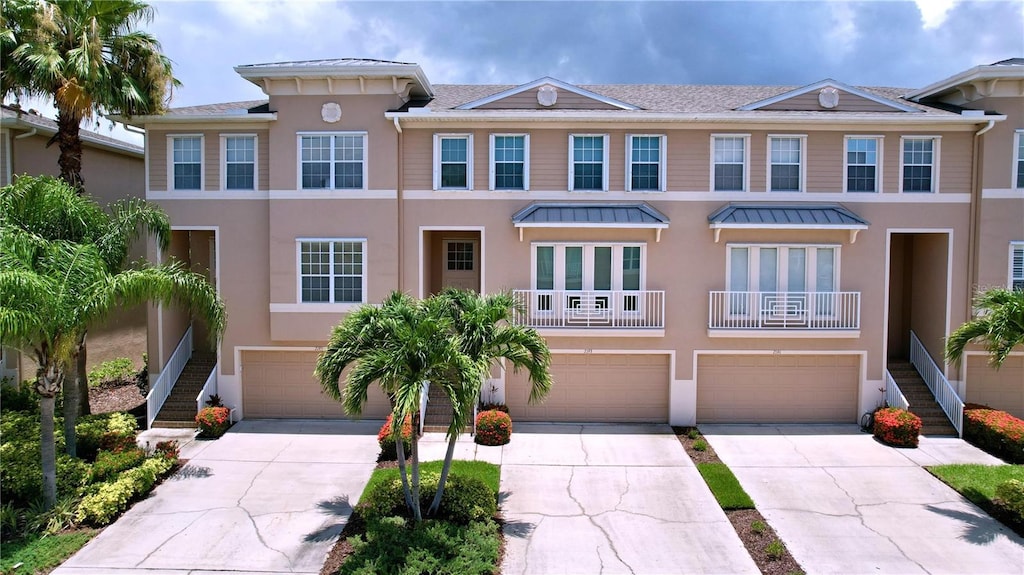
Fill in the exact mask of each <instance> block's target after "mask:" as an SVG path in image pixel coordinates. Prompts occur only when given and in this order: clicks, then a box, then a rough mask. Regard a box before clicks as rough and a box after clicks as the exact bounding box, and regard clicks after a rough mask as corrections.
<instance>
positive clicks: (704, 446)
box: [693, 439, 708, 451]
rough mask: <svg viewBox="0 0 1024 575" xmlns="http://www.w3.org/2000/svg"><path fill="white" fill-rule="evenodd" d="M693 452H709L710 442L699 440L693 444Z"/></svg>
mask: <svg viewBox="0 0 1024 575" xmlns="http://www.w3.org/2000/svg"><path fill="white" fill-rule="evenodd" d="M693 450H694V451H707V450H708V442H707V441H704V440H703V439H698V440H696V441H694V442H693Z"/></svg>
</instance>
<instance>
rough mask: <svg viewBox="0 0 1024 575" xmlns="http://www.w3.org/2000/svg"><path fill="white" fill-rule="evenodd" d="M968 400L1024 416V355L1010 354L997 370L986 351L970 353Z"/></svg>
mask: <svg viewBox="0 0 1024 575" xmlns="http://www.w3.org/2000/svg"><path fill="white" fill-rule="evenodd" d="M966 361H967V401H969V402H971V403H981V404H984V405H987V406H989V407H994V408H995V409H1000V410H1002V411H1006V412H1009V413H1011V414H1013V415H1014V416H1016V417H1021V418H1024V355H1011V356H1010V357H1008V358H1006V361H1004V362H1003V365H1002V367H1000V368H999V370H998V371H996V370H994V369H992V368H991V367H989V366H988V356H987V355H969V356H967V360H966Z"/></svg>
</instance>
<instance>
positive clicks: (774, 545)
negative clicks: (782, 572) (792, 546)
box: [764, 539, 786, 559]
mask: <svg viewBox="0 0 1024 575" xmlns="http://www.w3.org/2000/svg"><path fill="white" fill-rule="evenodd" d="M764 551H765V553H767V554H768V558H769V559H782V556H783V555H785V554H786V546H785V545H783V544H782V541H779V540H778V539H776V540H774V541H772V542H771V543H769V544H768V546H767V547H765V548H764Z"/></svg>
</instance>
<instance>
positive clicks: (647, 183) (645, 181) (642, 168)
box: [626, 136, 665, 192]
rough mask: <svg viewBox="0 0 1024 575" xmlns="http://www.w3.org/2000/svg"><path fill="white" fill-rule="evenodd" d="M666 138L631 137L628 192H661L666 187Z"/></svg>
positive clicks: (629, 142)
mask: <svg viewBox="0 0 1024 575" xmlns="http://www.w3.org/2000/svg"><path fill="white" fill-rule="evenodd" d="M664 142H665V138H664V136H629V137H628V146H629V147H628V150H629V152H628V153H629V156H628V158H629V160H628V164H629V166H628V168H627V185H628V187H627V188H626V190H628V191H631V192H659V191H662V190H664V189H665V186H664V158H665V151H664V148H665V145H664Z"/></svg>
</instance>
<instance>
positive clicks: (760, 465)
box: [700, 425, 1024, 574]
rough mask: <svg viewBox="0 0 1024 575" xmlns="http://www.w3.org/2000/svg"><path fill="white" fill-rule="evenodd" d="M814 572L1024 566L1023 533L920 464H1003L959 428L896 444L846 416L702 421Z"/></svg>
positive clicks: (997, 569) (990, 571)
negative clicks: (962, 436) (834, 420)
mask: <svg viewBox="0 0 1024 575" xmlns="http://www.w3.org/2000/svg"><path fill="white" fill-rule="evenodd" d="M700 429H701V431H702V432H703V433H704V435H705V436H706V437H707V439H708V441H709V443H710V444H711V445H712V447H714V449H715V451H716V452H717V453H718V456H719V457H720V458H721V459H722V461H724V462H725V463H726V464H728V465H729V467H730V468H731V469H732V471H733V473H735V474H736V477H737V478H738V479H739V481H740V483H741V484H742V485H743V488H744V489H745V490H746V491H747V493H749V494H750V496H751V497H752V498H753V500H754V503H755V504H756V505H757V508H758V510H759V511H760V512H761V514H762V515H764V516H765V517H766V518H767V519H768V522H769V523H770V524H771V525H772V527H774V528H775V530H776V532H778V534H779V536H780V537H781V538H782V540H783V541H785V543H786V546H787V547H788V548H789V550H790V552H791V553H792V554H793V557H794V558H796V560H797V561H798V562H799V563H800V564H801V565H802V566H803V568H804V569H805V570H806V571H807V572H808V573H844V574H848V573H872V574H881V573H899V574H906V573H985V574H995V573H1017V574H1020V573H1022V572H1024V542H1022V541H1021V538H1020V537H1018V536H1017V535H1015V534H1014V533H1013V532H1012V531H1010V530H1009V529H1007V528H1006V527H1003V526H1002V525H1001V524H1000V523H998V522H997V521H995V520H994V519H992V518H991V517H989V516H988V515H987V514H985V513H984V512H983V511H981V510H980V509H978V508H977V507H975V506H974V505H973V504H971V503H970V502H968V501H967V500H966V499H964V498H963V497H961V496H960V495H959V494H958V493H956V492H955V491H953V490H952V489H951V488H949V487H947V486H946V485H945V484H944V483H942V482H941V481H939V480H938V479H936V478H935V477H933V476H932V475H931V474H929V473H928V472H927V471H926V470H924V469H922V468H921V467H920V466H921V465H937V464H940V463H985V464H997V463H1001V462H1000V461H999V460H997V459H995V458H993V457H991V456H989V455H987V454H985V453H983V452H981V451H979V450H977V449H975V448H974V447H972V446H970V445H968V444H967V443H965V442H963V441H961V440H959V439H955V438H922V440H921V446H920V448H918V449H894V448H891V447H886V446H884V445H882V444H880V443H878V442H876V441H875V440H874V438H873V437H872V436H871V435H869V434H864V433H861V432H860V430H859V428H858V427H857V426H855V425H849V426H770V425H750V426H737V425H701V426H700Z"/></svg>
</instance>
